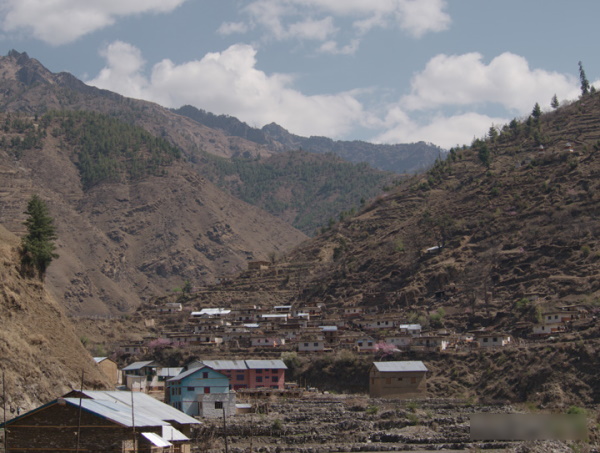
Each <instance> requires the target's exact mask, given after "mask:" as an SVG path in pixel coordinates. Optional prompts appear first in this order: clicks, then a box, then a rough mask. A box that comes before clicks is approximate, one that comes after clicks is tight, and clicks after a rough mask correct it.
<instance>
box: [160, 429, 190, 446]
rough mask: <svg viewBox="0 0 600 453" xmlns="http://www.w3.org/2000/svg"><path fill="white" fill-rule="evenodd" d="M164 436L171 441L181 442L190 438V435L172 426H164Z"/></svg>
mask: <svg viewBox="0 0 600 453" xmlns="http://www.w3.org/2000/svg"><path fill="white" fill-rule="evenodd" d="M162 438H163V439H165V440H168V441H169V442H181V441H186V440H190V438H189V437H187V436H186V435H185V434H183V433H182V432H181V431H178V430H176V429H175V428H173V427H172V426H163V427H162Z"/></svg>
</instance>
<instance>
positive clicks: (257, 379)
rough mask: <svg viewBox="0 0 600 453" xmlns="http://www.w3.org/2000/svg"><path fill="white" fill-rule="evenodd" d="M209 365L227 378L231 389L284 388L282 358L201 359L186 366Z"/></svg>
mask: <svg viewBox="0 0 600 453" xmlns="http://www.w3.org/2000/svg"><path fill="white" fill-rule="evenodd" d="M198 366H209V367H211V368H212V369H213V370H215V371H218V372H220V373H222V374H224V375H225V376H227V377H228V378H229V387H230V388H231V389H233V390H239V389H256V388H267V389H277V390H284V388H285V370H287V366H286V365H285V363H283V360H203V361H202V362H194V363H193V364H191V365H190V366H188V368H197V367H198Z"/></svg>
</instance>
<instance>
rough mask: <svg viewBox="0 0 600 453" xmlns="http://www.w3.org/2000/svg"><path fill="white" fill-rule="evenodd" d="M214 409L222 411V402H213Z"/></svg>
mask: <svg viewBox="0 0 600 453" xmlns="http://www.w3.org/2000/svg"><path fill="white" fill-rule="evenodd" d="M215 409H223V401H215Z"/></svg>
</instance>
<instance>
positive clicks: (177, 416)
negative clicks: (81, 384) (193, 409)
mask: <svg viewBox="0 0 600 453" xmlns="http://www.w3.org/2000/svg"><path fill="white" fill-rule="evenodd" d="M83 393H84V394H85V395H88V396H89V397H90V398H92V399H93V400H96V401H112V402H115V403H120V404H123V405H125V406H126V407H128V408H129V412H131V395H132V392H120V391H102V390H86V391H84V392H83ZM77 401H79V399H78V400H77ZM88 401H89V400H88ZM133 405H134V408H135V417H136V425H137V417H138V413H139V414H140V415H144V414H147V415H149V416H151V417H154V416H160V418H161V419H162V420H163V423H160V424H161V425H164V424H165V423H164V422H169V421H174V422H177V423H180V424H182V425H190V424H200V422H199V421H198V420H196V419H195V418H192V417H190V416H189V415H187V414H184V413H183V412H181V411H180V410H177V409H175V408H174V407H172V406H169V405H168V404H165V403H162V402H160V401H158V400H156V399H154V398H152V397H151V396H150V395H146V394H145V393H140V392H133Z"/></svg>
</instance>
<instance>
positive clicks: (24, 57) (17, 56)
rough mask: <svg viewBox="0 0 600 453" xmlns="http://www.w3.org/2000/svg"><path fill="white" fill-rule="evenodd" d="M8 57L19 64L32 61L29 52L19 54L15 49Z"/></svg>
mask: <svg viewBox="0 0 600 453" xmlns="http://www.w3.org/2000/svg"><path fill="white" fill-rule="evenodd" d="M7 56H8V57H9V58H13V59H15V60H16V61H17V63H19V64H23V63H26V62H27V61H29V60H30V58H29V55H27V52H18V51H16V50H15V49H11V50H10V51H9V52H8V55H7Z"/></svg>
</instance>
